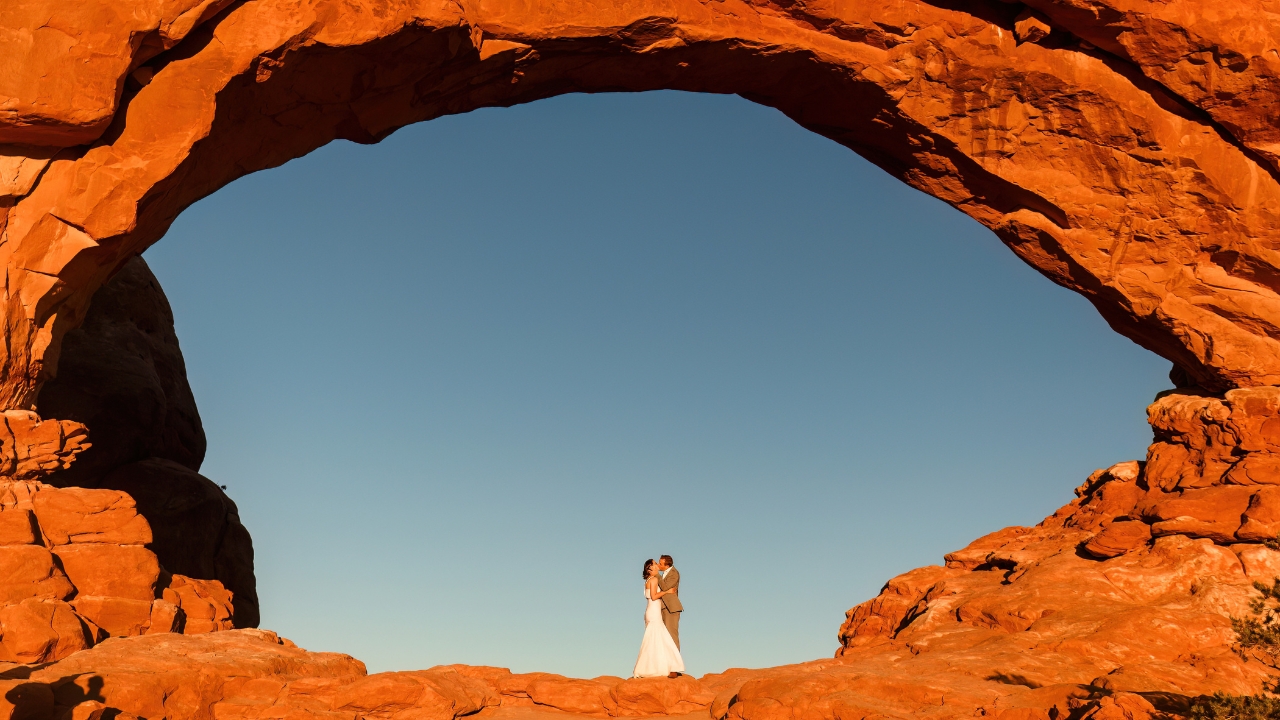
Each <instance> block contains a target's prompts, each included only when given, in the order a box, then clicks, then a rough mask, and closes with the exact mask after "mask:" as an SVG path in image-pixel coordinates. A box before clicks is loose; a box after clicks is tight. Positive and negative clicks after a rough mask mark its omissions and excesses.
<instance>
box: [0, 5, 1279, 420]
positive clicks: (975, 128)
mask: <svg viewBox="0 0 1280 720" xmlns="http://www.w3.org/2000/svg"><path fill="white" fill-rule="evenodd" d="M1031 5H1032V6H1034V7H1027V6H1024V5H1022V4H1020V3H1005V2H995V1H989V2H979V1H976V0H960V1H959V2H947V3H936V4H935V3H928V2H922V1H919V0H915V1H912V0H907V1H905V2H903V1H900V0H868V1H866V2H862V1H860V2H814V3H794V2H781V1H777V0H774V1H769V0H757V1H755V2H744V1H743V0H726V1H725V2H716V3H705V2H700V1H698V0H661V1H656V0H631V1H628V2H610V3H598V2H586V0H563V1H559V2H536V3H535V2H505V1H501V0H499V1H493V2H489V1H487V2H473V1H471V0H463V1H462V2H453V1H448V2H446V1H445V0H439V1H428V2H381V1H379V2H372V1H369V2H363V1H359V0H354V1H353V0H341V1H340V0H304V1H302V2H298V0H250V1H248V2H239V3H226V2H215V1H213V0H167V1H166V2H148V3H141V2H129V1H128V0H86V1H85V2H78V3H64V2H57V1H56V0H16V1H15V2H10V3H6V4H5V7H4V8H3V9H0V43H3V45H2V46H0V50H3V52H0V57H3V58H5V59H4V60H2V61H0V62H3V63H5V65H4V66H3V67H4V71H3V72H0V96H2V99H0V141H3V142H8V143H12V144H11V145H8V146H5V147H4V148H3V150H0V152H2V153H3V155H0V207H4V208H7V212H3V213H0V232H3V233H4V237H5V242H4V244H3V245H2V246H0V260H3V261H4V263H5V264H6V266H7V267H8V276H7V277H8V280H7V283H6V295H5V303H6V304H5V306H4V308H5V310H4V312H5V315H4V317H5V323H4V326H3V327H4V333H5V334H6V341H7V344H6V346H7V348H8V353H7V357H6V358H5V363H4V365H3V374H2V375H0V406H8V407H29V406H30V405H31V404H32V402H33V401H34V398H35V393H36V390H37V387H38V385H39V383H40V382H41V381H42V380H43V379H45V378H46V377H48V376H49V375H51V374H52V372H53V366H54V365H55V364H56V359H57V351H58V347H59V343H60V339H61V337H62V335H63V334H64V333H65V332H66V331H67V330H68V329H70V328H71V327H74V326H75V325H77V324H79V322H80V321H81V320H82V319H83V317H84V314H85V312H86V310H87V308H88V305H89V301H90V299H91V298H92V296H93V292H94V291H95V290H96V289H97V287H98V286H99V285H100V284H101V283H102V282H104V281H105V280H106V278H107V277H108V276H110V274H111V273H112V272H113V271H114V270H115V269H116V268H117V267H119V266H120V265H121V264H122V263H123V262H125V261H126V260H127V259H128V258H129V257H132V256H133V255H136V254H137V253H139V252H140V251H141V250H143V249H144V248H146V247H147V246H148V245H150V244H151V243H153V242H155V241H156V240H158V239H159V238H160V237H161V236H162V235H163V234H164V232H165V230H166V228H167V227H168V225H169V223H170V222H171V221H172V220H173V218H174V217H175V216H176V215H177V214H178V213H179V212H180V211H181V210H182V209H183V208H185V207H186V206H187V205H189V204H190V203H192V202H194V201H195V200H197V199H198V198H200V197H203V196H204V195H207V194H208V193H210V192H212V191H214V190H216V189H217V188H219V187H221V186H223V185H225V184H226V183H228V182H230V181H231V180H233V179H235V178H236V177H239V176H241V175H243V174H245V173H247V172H252V171H255V170H259V169H262V168H266V167H271V166H274V165H278V164H280V163H283V162H286V161H288V160H289V159H291V158H294V157H297V156H299V155H302V154H305V153H307V152H309V151H310V150H313V149H315V148H316V147H319V146H320V145H323V144H325V143H327V142H329V141H331V140H333V139H334V138H348V139H352V140H356V141H360V142H373V141H376V140H377V139H379V138H381V137H384V136H385V135H387V134H388V133H389V132H391V131H393V130H395V129H396V128H398V127H400V126H403V125H405V124H407V123H411V122H417V121H420V120H426V119H430V118H433V117H437V116H440V115H444V114H449V113H458V112H465V111H467V110H471V109H473V108H477V107H482V106H490V105H508V104H514V103H519V102H526V101H529V100H534V99H537V98H542V97H547V96H550V95H555V94H559V93H565V92H577V91H585V92H599V91H612V90H649V89H657V88H674V89H682V90H694V91H705V92H721V93H738V94H741V95H743V96H744V97H747V98H749V99H752V100H755V101H757V102H761V103H765V104H768V105H771V106H774V107H777V108H779V109H780V110H782V111H783V112H785V113H786V114H787V115H789V116H790V117H792V118H793V119H795V120H796V121H797V122H799V123H800V124H802V125H804V126H805V127H807V128H810V129H812V130H813V131H815V132H817V133H820V134H822V135H825V136H827V137H829V138H831V139H833V140H835V141H836V142H839V143H841V144H844V145H846V146H848V147H850V148H852V149H853V150H855V151H857V152H859V153H861V154H863V155H865V156H866V157H868V158H869V159H870V160H872V161H873V162H875V163H877V164H879V165H880V166H881V167H883V168H885V169H886V170H888V171H889V172H890V173H892V174H894V175H895V176H897V177H899V178H901V179H903V180H904V181H906V182H907V183H909V184H911V185H913V186H915V187H917V188H920V189H921V190H923V191H925V192H927V193H930V194H932V195H935V196H937V197H939V198H941V199H943V200H945V201H947V202H949V203H951V204H952V205H954V206H955V207H957V208H959V209H960V210H961V211H963V212H965V213H968V214H969V215H971V216H973V217H974V218H976V219H977V220H978V221H980V222H982V223H983V224H985V225H987V226H988V227H990V228H992V229H993V230H994V231H995V232H996V234H997V235H998V236H999V237H1000V238H1001V239H1002V240H1004V241H1005V242H1006V243H1007V244H1008V245H1009V247H1010V248H1011V249H1013V250H1014V251H1015V252H1017V253H1018V254H1019V256H1021V257H1022V258H1023V259H1025V260H1026V261H1027V262H1028V263H1030V264H1032V265H1033V266H1035V267H1036V268H1037V269H1039V270H1040V271H1041V272H1043V273H1044V274H1045V275H1047V276H1048V277H1049V278H1051V279H1052V280H1053V281H1055V282H1057V283H1060V284H1062V285H1064V286H1066V287H1069V288H1072V289H1074V290H1076V291H1078V292H1080V293H1082V294H1084V295H1085V296H1087V297H1088V298H1089V299H1090V300H1091V301H1092V302H1093V303H1094V304H1095V305H1096V306H1097V308H1098V310H1099V311H1100V312H1101V313H1102V315H1103V316H1104V317H1105V318H1106V319H1107V321H1108V322H1109V323H1111V325H1112V326H1113V327H1114V328H1115V329H1116V330H1117V331H1119V332H1121V333H1123V334H1125V335H1127V336H1128V337H1130V338H1133V339H1134V340H1135V341H1136V342H1138V343H1140V344H1141V345H1143V346H1145V347H1148V348H1150V349H1152V350H1154V351H1155V352H1158V353H1160V354H1162V355H1164V356H1165V357H1168V358H1170V359H1171V360H1173V361H1174V362H1175V363H1176V364H1177V365H1178V366H1179V367H1180V368H1181V369H1182V372H1183V374H1185V376H1186V377H1187V379H1188V382H1189V383H1193V384H1196V385H1198V386H1200V387H1203V388H1205V389H1208V390H1211V391H1215V392H1220V391H1224V390H1227V389H1230V388H1234V387H1248V386H1255V385H1268V384H1272V383H1280V341H1277V339H1276V337H1277V334H1278V333H1280V295H1277V284H1278V283H1280V281H1278V280H1277V278H1280V259H1278V258H1277V256H1276V255H1275V252H1276V250H1275V247H1274V246H1275V244H1276V242H1277V235H1276V232H1277V226H1278V224H1280V219H1278V218H1277V216H1276V213H1277V208H1280V203H1278V202H1277V201H1278V200H1280V184H1278V183H1277V173H1278V172H1280V170H1278V169H1277V166H1276V161H1277V158H1278V157H1280V151H1277V147H1280V145H1277V133H1280V130H1278V129H1277V128H1278V127H1280V125H1278V124H1277V122H1276V119H1277V118H1276V117H1275V116H1276V114H1277V113H1280V110H1277V109H1276V108H1278V107H1280V103H1278V102H1277V99H1278V98H1277V80H1276V78H1277V69H1278V68H1280V41H1278V39H1277V37H1278V36H1277V29H1276V27H1275V26H1274V25H1273V23H1272V22H1271V20H1270V19H1271V18H1272V17H1273V15H1271V14H1269V5H1268V4H1267V3H1266V2H1262V1H1261V0H1254V1H1253V2H1249V1H1245V2H1232V3H1207V2H1203V1H1202V0H1175V1H1174V2H1162V3H1151V2H1140V1H1137V0H1102V1H1101V2H1098V1H1095V0H1090V1H1089V2H1084V1H1083V0H1079V1H1077V0H1036V1H1035V2H1033V3H1031ZM224 8H225V9H224Z"/></svg>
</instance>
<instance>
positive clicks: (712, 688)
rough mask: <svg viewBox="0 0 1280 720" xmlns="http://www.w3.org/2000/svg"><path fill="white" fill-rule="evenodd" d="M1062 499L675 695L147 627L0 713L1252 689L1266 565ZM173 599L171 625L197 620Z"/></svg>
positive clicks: (1150, 708)
mask: <svg viewBox="0 0 1280 720" xmlns="http://www.w3.org/2000/svg"><path fill="white" fill-rule="evenodd" d="M1224 487H1228V486H1223V485H1219V486H1215V487H1214V488H1198V489H1197V491H1199V492H1203V491H1206V490H1213V489H1215V488H1224ZM1262 489H1263V490H1266V489H1269V488H1262ZM1251 491H1253V492H1259V491H1260V490H1259V488H1258V487H1257V486H1254V487H1252V488H1251ZM1079 492H1080V497H1079V498H1078V499H1077V500H1075V501H1073V502H1071V503H1070V504H1068V505H1066V506H1065V507H1063V508H1061V509H1060V510H1058V511H1057V512H1056V513H1054V514H1053V515H1052V516H1050V517H1049V518H1046V519H1045V521H1044V522H1042V523H1040V524H1039V525H1037V526H1036V527H1012V528H1006V529H1004V530H1001V531H999V532H996V533H992V534H990V535H988V536H986V537H983V538H980V539H978V540H976V541H974V542H973V543H971V544H970V545H969V546H968V547H966V548H963V549H961V550H958V551H956V552H953V553H950V554H948V555H947V556H946V558H945V564H944V565H939V566H932V567H925V568H920V569H917V570H913V571H911V572H909V573H906V574H904V575H901V576H899V577H897V578H894V579H893V580H891V581H889V583H887V584H886V585H885V588H884V590H883V591H882V592H881V593H880V595H879V596H877V597H876V598H873V599H872V600H869V601H867V602H865V603H862V604H860V605H858V606H856V607H854V608H853V609H851V610H850V611H849V613H848V615H847V617H846V622H845V624H844V626H843V627H842V628H841V630H840V643H841V647H840V650H839V652H838V653H837V656H836V657H835V658H831V659H826V660H816V661H813V662H808V663H802V664H799V665H792V666H786V667H778V668H767V669H760V670H743V669H735V670H729V671H726V672H724V673H718V674H713V675H707V676H704V677H702V678H696V679H695V678H692V677H688V676H685V677H681V678H679V679H678V680H668V679H666V678H655V679H647V680H634V679H631V680H624V679H622V678H618V677H598V678H594V679H575V678H565V677H561V676H558V675H551V674H547V673H531V674H524V675H520V674H512V673H510V672H508V671H506V670H502V669H498V668H485V667H468V666H461V665H458V666H444V667H437V668H431V669H428V670H422V671H410V672H392V673H380V674H377V675H366V674H365V672H364V667H363V666H362V665H361V664H360V663H359V662H357V661H355V660H353V659H351V658H349V657H346V656H343V655H335V654H330V653H310V652H307V651H304V650H301V649H299V648H297V647H295V646H294V645H293V644H292V643H290V642H288V641H286V640H282V639H280V638H279V637H277V636H276V635H274V634H273V633H270V632H267V631H261V630H235V631H224V632H214V633H206V634H188V635H182V634H178V633H174V632H155V631H153V630H150V629H145V628H144V629H143V630H142V632H141V633H139V632H133V633H132V635H133V636H132V637H121V638H113V639H110V640H106V641H105V642H100V643H99V644H98V645H97V646H95V647H93V648H92V649H86V650H82V651H80V652H76V653H74V654H69V655H67V656H66V657H65V658H64V659H62V660H60V661H58V662H55V663H52V664H49V665H47V666H42V667H31V666H26V665H24V666H13V667H11V668H10V669H8V670H5V669H4V666H0V678H9V680H7V681H6V684H7V687H0V690H2V691H4V696H5V697H6V698H8V699H9V702H10V704H11V705H12V706H13V707H12V708H11V709H9V712H10V714H9V715H8V716H6V715H4V710H5V709H6V708H5V707H3V704H2V703H0V717H19V716H21V714H22V713H30V714H28V715H26V717H50V718H52V717H58V716H63V717H65V716H67V713H72V714H73V715H72V716H73V717H74V716H75V715H74V713H81V715H82V716H88V714H90V713H92V712H96V711H103V712H106V711H110V712H111V713H120V716H121V717H126V718H128V717H134V716H137V717H167V718H169V719H170V720H188V719H191V720H195V719H197V718H201V719H203V718H207V717H213V718H218V717H237V718H280V717H320V718H335V719H336V718H355V717H368V718H404V719H406V720H407V719H408V718H414V719H415V720H454V719H455V718H457V717H461V716H464V715H471V714H474V713H477V712H482V711H483V712H484V713H485V714H484V715H482V717H490V716H492V717H495V718H501V716H502V712H503V711H505V710H511V709H519V708H525V709H530V708H532V709H541V710H544V711H548V712H554V713H555V714H556V716H557V717H560V718H564V717H565V715H566V714H568V715H570V716H584V717H596V718H603V717H646V716H655V715H657V716H662V715H686V714H690V713H698V714H699V715H700V716H702V717H706V718H708V720H795V719H796V718H806V719H811V720H837V719H838V718H847V717H854V716H856V717H873V716H874V717H886V718H908V717H912V718H919V717H927V718H972V717H997V718H1006V720H1051V719H1052V718H1093V719H1095V720H1147V719H1148V718H1156V717H1166V716H1168V715H1169V714H1173V715H1179V714H1183V713H1185V712H1186V710H1187V708H1188V705H1189V703H1190V702H1191V700H1192V699H1193V698H1195V697H1196V696H1199V695H1202V694H1208V693H1212V692H1215V691H1222V690H1225V691H1229V692H1237V693H1251V692H1256V691H1257V689H1258V688H1259V686H1260V685H1261V682H1262V680H1263V678H1264V677H1266V676H1267V670H1266V668H1265V667H1263V665H1262V664H1261V663H1258V662H1246V661H1245V660H1243V659H1242V658H1241V657H1240V656H1239V655H1237V654H1236V653H1235V652H1233V650H1232V643H1233V633H1232V629H1231V621H1230V618H1229V616H1230V615H1232V614H1235V615H1244V614H1246V613H1247V612H1248V611H1249V609H1248V605H1249V600H1250V598H1251V597H1252V596H1253V589H1252V585H1251V584H1252V582H1253V581H1255V580H1266V581H1269V580H1270V579H1271V578H1274V577H1276V576H1277V575H1280V550H1275V549H1272V548H1270V547H1268V546H1267V545H1266V544H1264V543H1261V542H1248V541H1240V540H1238V539H1236V538H1232V537H1228V536H1227V535H1226V534H1224V533H1223V532H1222V531H1221V530H1220V529H1214V530H1212V531H1204V532H1200V533H1199V536H1196V534H1195V533H1187V532H1162V531H1160V530H1158V529H1156V530H1153V528H1154V527H1157V526H1159V524H1160V522H1165V521H1160V520H1157V521H1156V522H1155V525H1152V524H1150V520H1152V519H1153V518H1154V517H1158V515H1157V516H1151V515H1150V514H1149V513H1147V511H1146V510H1144V508H1146V507H1149V506H1151V505H1152V504H1155V505H1159V504H1160V503H1162V502H1165V501H1170V500H1173V501H1176V502H1179V503H1181V505H1180V506H1179V507H1181V508H1182V509H1183V510H1184V511H1185V512H1187V513H1188V514H1187V515H1184V516H1179V517H1185V518H1194V517H1201V516H1202V517H1205V518H1209V517H1223V516H1224V512H1225V511H1223V510H1222V509H1221V508H1222V503H1221V502H1220V501H1219V500H1218V499H1216V498H1213V497H1208V496H1204V495H1184V494H1182V493H1181V492H1180V491H1176V490H1175V491H1173V492H1165V491H1164V490H1161V489H1160V488H1158V487H1154V486H1152V485H1150V484H1149V483H1148V481H1147V479H1146V478H1145V477H1144V474H1143V466H1142V464H1140V463H1138V462H1129V463H1121V464H1120V465H1117V466H1114V467H1112V468H1109V469H1107V470H1100V471H1098V472H1096V473H1094V474H1093V475H1091V476H1090V477H1089V478H1088V479H1087V480H1086V481H1085V483H1084V484H1082V486H1081V488H1080V490H1079ZM1233 507H1234V506H1233ZM0 517H3V514H2V513H0ZM1238 520H1239V518H1237V521H1238ZM1186 524H1187V525H1188V526H1190V521H1188V522H1187V523H1186ZM1117 528H1125V530H1124V531H1123V532H1120V531H1117V530H1116V529H1117ZM1140 528H1141V529H1145V532H1138V531H1137V530H1138V529H1140ZM1104 538H1106V540H1105V541H1101V542H1100V540H1101V539H1104ZM1095 545H1097V550H1098V551H1097V552H1095V551H1094V549H1093V548H1094V546H1095ZM178 580H179V579H178V578H175V579H174V582H173V584H172V585H171V588H173V587H175V586H177V593H178V594H181V593H182V592H183V588H182V587H181V586H179V582H178ZM183 582H192V581H183ZM169 593H170V590H166V591H165V597H166V598H167V597H170V595H169ZM180 599H181V607H182V608H183V610H184V611H186V612H188V613H190V612H192V610H191V609H192V608H196V607H198V605H197V604H196V603H195V602H193V601H192V600H191V599H189V598H188V596H186V595H183V596H182V597H181V598H180ZM198 612H199V611H198V610H197V611H196V613H197V614H198ZM0 613H2V611H0ZM191 617H194V615H189V616H188V619H187V620H186V622H187V625H188V629H189V631H190V626H191V623H192V619H191ZM2 620H3V616H2V614H0V621H2ZM223 621H224V623H225V618H224V620H223ZM57 622H58V619H57V618H56V617H55V618H54V620H53V623H54V624H55V625H56V623H57ZM62 622H64V623H65V622H67V621H62ZM225 626H226V625H225V624H224V627H225ZM198 629H209V626H207V625H205V626H200V628H198ZM41 713H43V714H41ZM512 717H513V718H514V717H515V716H512ZM521 717H527V716H521ZM547 717H548V718H550V717H552V716H550V715H548V716H547Z"/></svg>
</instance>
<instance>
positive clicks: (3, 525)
mask: <svg viewBox="0 0 1280 720" xmlns="http://www.w3.org/2000/svg"><path fill="white" fill-rule="evenodd" d="M151 541H152V536H151V528H150V526H149V525H148V524H147V521H146V519H145V518H143V517H142V516H141V515H139V514H138V511H137V508H136V507H134V503H133V500H132V498H130V497H129V496H128V495H125V494H124V493H121V492H116V491H113V490H89V489H85V488H56V487H52V486H49V485H44V484H43V483H39V482H32V481H12V482H8V483H5V484H4V485H3V486H0V578H3V580H2V581H0V660H7V661H10V662H22V663H44V662H50V661H55V660H61V659H62V658H65V657H67V656H69V655H71V654H72V653H74V652H76V651H78V650H84V649H87V648H90V647H93V646H94V645H95V644H97V643H99V642H101V641H103V640H105V639H107V638H108V637H124V636H133V635H142V634H146V633H152V632H164V633H182V632H189V633H197V632H212V631H215V630H227V629H230V628H231V627H232V623H231V615H232V612H233V610H232V603H233V597H232V594H231V593H229V592H228V591H227V590H225V589H224V588H223V587H222V585H221V584H220V583H218V582H217V581H209V580H193V579H190V578H185V577H183V576H181V575H173V574H171V573H169V572H167V571H166V570H164V569H163V568H162V567H161V566H160V562H159V560H158V559H157V558H156V555H155V553H153V552H151V550H149V549H148V548H147V545H148V544H150V543H151Z"/></svg>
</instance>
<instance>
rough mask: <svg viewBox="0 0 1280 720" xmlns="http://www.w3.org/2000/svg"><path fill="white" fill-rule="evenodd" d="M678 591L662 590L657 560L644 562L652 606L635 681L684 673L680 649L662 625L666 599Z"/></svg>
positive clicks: (647, 609) (646, 617)
mask: <svg viewBox="0 0 1280 720" xmlns="http://www.w3.org/2000/svg"><path fill="white" fill-rule="evenodd" d="M673 592H675V590H665V591H664V590H659V589H658V566H657V564H656V563H654V562H653V560H646V561H645V562H644V596H645V598H646V599H647V600H648V601H649V604H648V606H647V607H645V609H644V639H643V640H641V641H640V657H638V658H636V669H635V670H634V671H633V672H632V673H631V675H632V677H638V678H641V677H662V676H664V675H669V674H671V673H681V672H684V658H682V657H680V648H678V647H676V641H675V640H672V639H671V633H669V632H667V626H666V625H663V624H662V600H660V599H659V598H661V597H662V596H663V595H669V594H671V593H673Z"/></svg>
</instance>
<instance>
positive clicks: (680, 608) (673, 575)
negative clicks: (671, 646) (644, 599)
mask: <svg viewBox="0 0 1280 720" xmlns="http://www.w3.org/2000/svg"><path fill="white" fill-rule="evenodd" d="M658 566H659V570H660V571H661V575H660V576H659V578H658V589H659V590H675V592H673V593H669V594H667V595H663V596H662V598H661V599H662V624H663V625H666V626H667V631H668V632H670V633H671V639H672V640H675V641H676V647H677V648H679V647H680V613H682V612H684V605H681V604H680V571H679V570H676V569H675V561H674V560H672V559H671V556H670V555H663V556H662V558H661V559H660V560H658Z"/></svg>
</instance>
